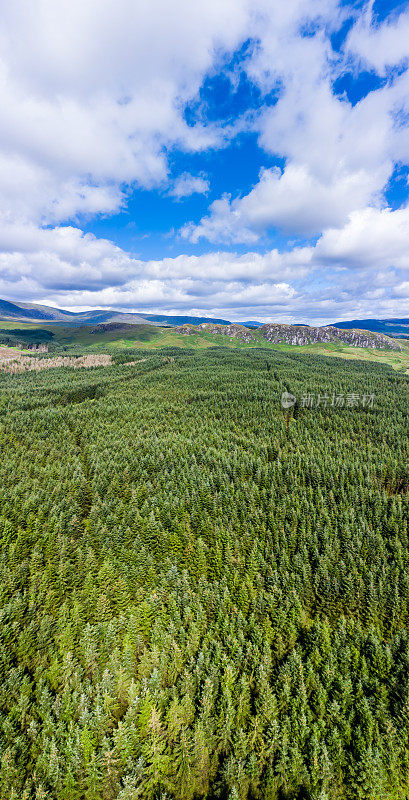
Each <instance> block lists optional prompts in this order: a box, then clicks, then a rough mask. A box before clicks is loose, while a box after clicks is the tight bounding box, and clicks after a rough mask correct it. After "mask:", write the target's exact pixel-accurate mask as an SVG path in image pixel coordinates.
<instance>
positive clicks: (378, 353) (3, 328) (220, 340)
mask: <svg viewBox="0 0 409 800" xmlns="http://www.w3.org/2000/svg"><path fill="white" fill-rule="evenodd" d="M93 330H95V328H93V327H92V326H90V325H89V326H81V327H64V326H61V325H44V324H43V323H41V324H40V323H37V324H35V323H20V324H18V323H13V322H0V336H1V334H2V333H3V334H4V335H7V334H12V333H13V334H14V332H16V331H18V332H20V333H23V335H24V338H25V339H27V337H29V336H30V331H32V332H33V340H34V339H35V337H36V335H37V336H38V334H39V332H40V331H43V332H46V335H47V336H48V337H50V338H49V341H50V343H51V342H52V348H53V350H56V351H60V352H61V351H63V352H67V351H68V352H69V351H71V350H73V349H75V350H78V349H81V348H82V349H86V350H87V351H89V350H91V351H94V350H97V351H99V352H101V351H102V350H104V351H105V352H110V351H112V350H118V349H120V350H126V349H128V348H129V349H133V350H134V349H143V350H158V349H161V348H166V347H181V348H185V349H186V348H187V349H193V350H200V349H204V348H208V347H228V348H235V349H246V350H247V349H248V348H254V347H263V348H267V349H268V350H278V351H280V350H282V351H289V352H298V353H300V354H301V353H313V354H315V355H324V356H335V357H337V358H344V359H347V360H348V359H349V360H360V361H362V360H363V361H374V362H376V363H378V364H388V365H389V366H391V367H392V368H393V369H395V370H399V371H400V372H403V373H407V374H409V339H401V340H400V345H401V347H402V350H400V351H398V350H377V349H373V348H361V347H350V346H349V345H345V344H341V343H330V344H322V343H318V344H309V345H303V346H295V345H287V344H275V343H273V342H267V341H266V340H265V339H263V338H262V337H261V336H259V337H258V336H257V333H256V332H254V333H255V335H256V338H255V339H254V340H253V341H252V342H251V343H246V342H242V341H240V340H239V339H235V338H230V337H228V336H223V335H220V334H212V333H207V332H202V333H199V334H191V335H188V336H187V335H184V334H181V333H178V332H176V331H174V330H172V329H171V328H160V327H153V326H151V325H126V326H122V327H121V328H119V329H108V330H105V331H100V330H98V331H97V332H96V333H93V332H92V331H93ZM50 334H51V336H50ZM16 335H17V334H16ZM0 341H1V340H0Z"/></svg>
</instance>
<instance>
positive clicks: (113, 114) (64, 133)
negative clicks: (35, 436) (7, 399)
mask: <svg viewBox="0 0 409 800" xmlns="http://www.w3.org/2000/svg"><path fill="white" fill-rule="evenodd" d="M408 67H409V3H408V2H399V1H398V0H375V1H374V2H368V3H364V2H360V0H356V1H354V2H336V1H335V0H286V1H285V2H283V0H195V2H192V0H173V2H172V3H169V2H168V0H138V1H137V2H135V0H104V2H103V3H101V2H100V1H99V0H59V1H58V3H56V2H55V0H37V2H36V3H33V2H30V0H4V2H3V3H2V15H1V19H0V105H1V120H0V297H1V298H3V299H7V300H11V301H17V302H19V301H23V302H34V303H43V304H47V305H52V306H57V307H60V308H67V309H70V310H83V309H89V308H117V309H121V310H124V311H138V312H141V313H143V312H145V313H162V314H165V313H166V314H192V315H200V316H210V317H222V318H225V319H229V320H233V321H245V320H260V321H277V322H290V323H291V322H304V323H311V324H327V323H331V322H336V321H341V320H348V319H356V318H372V317H405V316H407V317H409V70H408Z"/></svg>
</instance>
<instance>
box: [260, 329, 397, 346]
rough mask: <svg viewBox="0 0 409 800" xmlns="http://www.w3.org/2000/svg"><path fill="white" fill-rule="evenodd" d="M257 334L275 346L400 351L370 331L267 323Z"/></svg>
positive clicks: (382, 335)
mask: <svg viewBox="0 0 409 800" xmlns="http://www.w3.org/2000/svg"><path fill="white" fill-rule="evenodd" d="M258 333H259V334H260V335H261V336H262V337H263V339H267V341H268V342H276V343H277V344H295V345H305V344H315V343H319V342H322V343H324V344H325V343H328V344H329V343H331V342H343V344H349V345H351V346H352V347H372V348H377V349H383V350H401V349H402V348H401V346H400V344H399V342H397V341H395V340H394V339H390V338H389V337H388V336H385V335H384V334H383V333H372V332H371V331H361V330H348V329H343V328H335V327H334V326H333V325H327V326H325V327H324V328H314V327H310V326H309V325H279V324H277V323H274V322H268V323H267V324H266V325H262V327H261V328H259V329H258Z"/></svg>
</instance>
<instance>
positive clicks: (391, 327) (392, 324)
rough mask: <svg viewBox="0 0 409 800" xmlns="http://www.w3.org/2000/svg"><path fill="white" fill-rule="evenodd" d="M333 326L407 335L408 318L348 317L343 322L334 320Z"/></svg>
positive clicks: (389, 334) (408, 333)
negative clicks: (348, 318)
mask: <svg viewBox="0 0 409 800" xmlns="http://www.w3.org/2000/svg"><path fill="white" fill-rule="evenodd" d="M333 325H334V327H335V328H348V329H350V328H358V329H359V330H365V331H373V332H374V333H384V334H386V336H403V337H405V338H408V337H409V318H407V317H404V318H402V319H398V318H395V317H394V318H391V319H350V320H346V321H345V322H334V323H333Z"/></svg>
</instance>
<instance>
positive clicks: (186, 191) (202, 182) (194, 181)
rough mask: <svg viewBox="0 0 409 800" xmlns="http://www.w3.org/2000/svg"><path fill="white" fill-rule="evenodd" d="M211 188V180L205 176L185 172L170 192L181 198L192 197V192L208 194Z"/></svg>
mask: <svg viewBox="0 0 409 800" xmlns="http://www.w3.org/2000/svg"><path fill="white" fill-rule="evenodd" d="M209 188H210V184H209V181H208V180H206V178H204V177H203V176H201V175H190V173H189V172H184V173H183V174H182V175H179V176H178V178H176V180H175V182H174V184H173V186H172V188H171V189H170V191H169V194H170V195H172V196H173V197H176V198H177V199H178V200H180V199H181V198H182V197H190V195H192V194H207V192H208V191H209Z"/></svg>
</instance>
